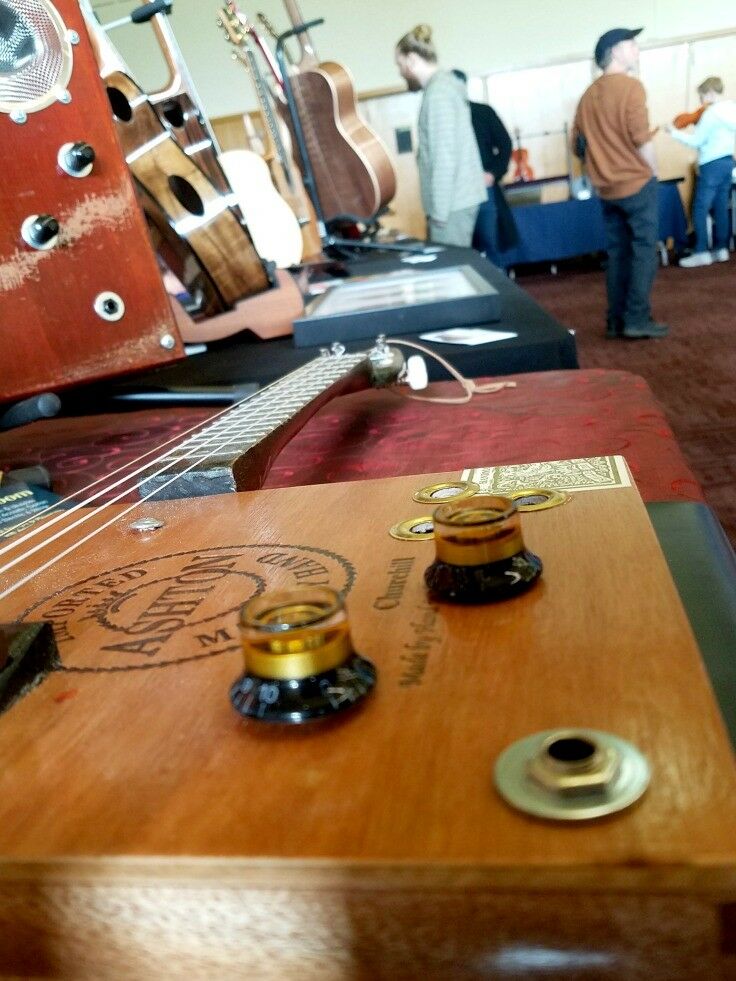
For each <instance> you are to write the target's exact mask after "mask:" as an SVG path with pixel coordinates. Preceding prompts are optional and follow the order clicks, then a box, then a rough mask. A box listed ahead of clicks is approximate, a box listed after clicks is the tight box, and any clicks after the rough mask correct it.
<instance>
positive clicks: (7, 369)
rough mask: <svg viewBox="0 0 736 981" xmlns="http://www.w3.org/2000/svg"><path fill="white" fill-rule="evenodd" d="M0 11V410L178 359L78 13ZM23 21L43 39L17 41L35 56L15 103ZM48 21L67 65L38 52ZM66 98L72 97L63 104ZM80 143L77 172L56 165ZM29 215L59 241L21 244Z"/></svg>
mask: <svg viewBox="0 0 736 981" xmlns="http://www.w3.org/2000/svg"><path fill="white" fill-rule="evenodd" d="M13 8H15V10H13ZM57 8H58V9H57ZM3 12H4V13H3ZM0 15H2V16H5V15H7V20H4V21H3V24H2V27H0V47H2V45H3V43H6V46H5V47H4V48H3V52H4V54H3V57H2V61H3V68H2V70H0V88H1V89H2V93H3V94H2V97H0V170H1V172H2V177H1V178H0V350H1V351H2V355H1V356H0V363H1V364H2V367H1V368H0V402H3V401H6V400H12V399H22V398H24V397H26V396H29V395H31V394H33V393H36V392H43V391H57V390H59V389H61V388H63V387H66V386H69V385H74V384H80V383H82V382H89V381H95V380H98V379H102V378H108V377H111V376H114V375H120V374H124V373H126V372H131V371H142V370H145V369H148V368H153V367H155V366H156V365H159V364H163V363H166V362H169V361H171V360H173V359H176V358H181V357H183V355H184V352H183V348H182V345H181V342H180V340H179V337H178V334H177V331H176V327H175V323H174V319H173V317H172V313H171V309H170V306H169V303H168V300H167V297H166V293H165V292H164V289H163V286H162V284H161V277H160V274H159V271H158V267H157V264H156V259H155V256H154V254H153V251H152V249H151V245H150V242H149V240H148V235H147V232H146V225H145V221H144V219H143V215H142V214H141V211H140V208H139V206H138V202H137V200H136V195H135V189H134V185H133V181H132V179H131V176H130V173H129V170H128V167H127V166H126V163H125V159H124V157H123V155H122V153H121V152H120V147H119V144H118V141H117V138H116V135H115V126H114V124H113V121H112V119H111V118H110V112H109V106H108V103H107V99H106V98H105V91H104V87H103V86H102V83H101V82H100V79H99V77H98V74H97V66H96V63H95V58H94V55H93V52H92V50H91V48H90V44H89V41H88V40H87V38H86V35H85V31H84V24H83V22H82V20H81V17H80V14H79V8H78V5H77V4H76V2H73V0H59V2H57V3H56V7H53V6H51V5H50V4H45V5H41V4H40V3H36V2H35V0H34V2H25V0H20V2H18V0H15V2H14V3H12V4H10V6H8V4H2V5H0ZM14 18H16V19H15V20H14ZM53 18H58V21H56V20H55V19H53ZM14 24H15V25H16V27H17V31H16V30H14ZM28 24H30V25H31V26H32V28H34V27H35V29H37V30H38V32H39V35H38V38H35V39H34V38H33V31H31V34H30V36H28V35H25V37H26V45H29V44H31V42H33V46H34V47H33V53H32V56H29V57H25V55H28V48H26V50H25V51H23V49H21V50H20V52H19V54H20V55H21V57H20V58H19V59H18V61H19V65H18V68H19V70H18V73H17V74H18V94H17V97H16V96H13V94H12V93H13V88H14V85H15V78H14V72H13V70H12V67H11V66H12V60H13V44H14V38H15V40H17V41H18V42H19V43H22V40H23V38H24V28H25V27H27V26H28ZM54 25H56V27H57V28H58V30H59V34H58V35H57V37H58V45H59V49H60V50H62V51H63V50H64V48H65V47H66V48H67V49H68V50H67V52H66V55H67V58H65V59H61V58H52V57H47V56H46V47H47V46H48V51H49V52H50V53H52V49H53V45H54V40H53V38H54V30H53V29H52V28H53V27H54ZM5 28H7V29H8V31H9V32H10V34H9V36H8V37H3V36H2V35H3V30H4V29H5ZM46 28H49V29H48V30H46ZM67 30H68V31H75V32H76V34H77V35H78V43H77V44H66V43H65V42H64V40H63V39H64V35H65V33H66V31H67ZM64 63H66V64H67V65H68V73H69V75H68V78H65V79H62V80H60V82H59V83H57V84H56V87H55V91H54V88H53V87H52V83H53V82H54V80H55V75H54V72H55V71H59V69H60V68H61V66H62V65H63V64H64ZM44 82H47V83H48V86H45V85H44V84H43V83H44ZM44 88H49V89H50V97H49V99H48V104H47V105H45V106H41V107H40V108H36V109H35V110H34V111H27V113H26V114H27V118H26V119H25V122H22V123H18V122H15V121H14V120H13V118H11V115H10V112H11V110H12V107H13V105H16V108H18V109H21V110H23V111H24V112H25V111H26V109H24V108H23V107H24V106H25V105H26V101H27V96H28V93H30V92H32V91H34V89H35V90H36V91H37V92H40V91H42V90H43V89H44ZM63 90H66V92H67V93H68V95H69V98H68V99H66V97H64V98H65V101H60V99H59V98H58V95H62V94H63ZM77 143H82V144H86V146H87V147H89V148H90V149H91V150H92V151H93V153H94V161H93V162H92V165H91V167H90V168H89V170H88V172H86V173H80V174H79V176H75V175H74V173H69V172H68V171H65V170H64V169H63V168H62V166H61V165H60V163H59V157H60V155H61V156H62V159H63V157H64V154H63V153H62V149H63V148H64V147H67V148H70V147H72V146H73V145H74V144H77ZM33 215H47V216H48V217H49V218H51V219H53V220H55V221H56V222H58V229H59V232H58V237H57V239H56V242H55V244H54V242H53V241H51V243H50V244H49V245H48V247H39V248H35V247H33V246H31V245H30V244H29V243H28V242H27V241H26V240H25V239H24V237H23V228H24V224H25V223H26V222H27V220H28V219H29V217H30V216H33ZM123 252H124V253H125V255H124V260H123V255H122V253H123ZM113 296H114V297H117V298H119V301H120V302H119V304H118V306H117V310H116V311H115V310H112V311H111V312H108V311H107V310H105V309H104V306H103V305H104V303H105V300H106V299H107V301H112V299H113ZM115 302H116V303H117V302H118V301H117V300H116V301H115Z"/></svg>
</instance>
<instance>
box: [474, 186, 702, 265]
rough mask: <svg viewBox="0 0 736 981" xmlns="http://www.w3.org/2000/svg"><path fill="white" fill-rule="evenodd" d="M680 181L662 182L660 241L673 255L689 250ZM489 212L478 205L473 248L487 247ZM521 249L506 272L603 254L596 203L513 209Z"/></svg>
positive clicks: (507, 261) (510, 255) (510, 256)
mask: <svg viewBox="0 0 736 981" xmlns="http://www.w3.org/2000/svg"><path fill="white" fill-rule="evenodd" d="M678 183H679V180H668V181H660V184H659V239H660V241H661V242H666V241H667V239H670V238H671V239H673V240H674V243H675V247H676V248H677V249H683V248H684V247H685V246H686V245H687V218H686V217H685V210H684V208H683V206H682V199H681V198H680V192H679V191H678V189H677V185H678ZM492 214H493V212H492V211H491V210H490V209H487V208H486V205H481V209H480V214H479V216H478V225H477V227H476V246H477V248H479V249H481V250H483V248H484V245H485V246H486V247H488V246H489V245H490V242H491V235H490V230H489V225H488V222H490V220H491V217H492ZM513 215H514V219H515V220H516V225H517V228H518V230H519V236H520V239H521V241H520V243H519V245H518V246H517V247H516V248H514V249H510V250H509V251H508V252H504V253H503V254H502V256H501V259H502V260H503V265H504V266H505V267H506V268H510V267H512V266H518V265H521V264H523V263H525V262H555V261H557V260H559V259H569V258H571V257H572V256H578V255H589V254H591V253H593V252H603V251H605V248H606V237H605V228H604V225H603V213H602V210H601V203H600V199H599V198H597V197H593V198H589V199H588V200H587V201H577V200H569V201H560V202H557V203H554V204H519V205H516V206H515V207H514V208H513Z"/></svg>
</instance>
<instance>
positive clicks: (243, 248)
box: [104, 72, 269, 316]
mask: <svg viewBox="0 0 736 981" xmlns="http://www.w3.org/2000/svg"><path fill="white" fill-rule="evenodd" d="M104 81H105V84H106V86H107V92H108V97H109V99H110V104H111V106H112V109H113V113H114V115H115V118H116V120H117V122H118V134H119V137H120V142H121V144H122V146H123V151H124V153H125V154H126V158H127V160H128V164H129V166H130V168H131V171H132V173H133V176H134V177H135V178H136V180H137V182H138V184H139V187H140V188H141V190H142V192H143V195H142V199H143V201H142V203H143V207H144V210H145V212H146V214H147V215H148V217H149V220H150V221H151V223H152V224H153V225H154V227H155V229H156V231H157V232H158V234H159V235H160V236H161V240H162V242H163V243H165V245H166V255H165V258H166V260H167V263H168V264H169V266H170V268H171V269H172V272H174V274H175V275H176V276H178V278H179V279H180V280H181V281H182V283H184V285H185V286H186V287H187V289H188V290H189V292H190V293H191V294H192V295H193V296H194V295H197V294H199V295H200V296H201V298H202V301H201V305H200V307H199V310H198V313H199V314H200V315H202V316H206V315H208V314H212V313H216V312H219V311H221V310H223V309H227V308H228V307H231V306H232V305H233V304H234V303H236V302H237V301H238V300H240V299H242V298H243V297H245V296H250V295H252V294H255V293H259V292H262V291H263V290H265V289H268V287H269V281H268V277H267V275H266V271H265V269H264V267H263V263H262V261H261V259H260V257H259V256H258V254H257V253H256V251H255V249H254V247H253V243H252V241H251V239H250V236H249V234H248V232H247V230H246V228H244V226H243V225H242V224H241V222H240V221H239V220H238V217H237V215H236V214H235V213H234V212H233V211H232V210H231V208H230V207H229V204H230V201H229V200H228V198H226V197H224V196H223V195H221V194H220V193H219V192H218V191H217V190H216V189H215V188H214V187H213V185H212V183H211V182H210V181H209V179H208V178H207V177H206V176H205V174H203V173H202V171H201V170H200V169H199V167H198V166H197V165H196V163H195V162H194V161H193V160H191V159H190V158H189V157H188V156H187V154H186V153H185V152H184V150H182V148H181V147H180V146H179V144H178V143H177V141H176V140H175V139H174V138H173V137H172V136H171V135H170V134H169V132H168V131H167V130H166V128H165V127H164V126H163V124H162V123H161V121H160V120H159V118H158V116H157V115H156V113H155V112H154V110H153V108H152V107H151V105H150V103H149V102H148V100H147V99H146V98H145V95H144V94H143V93H142V92H141V90H140V89H139V88H138V86H137V85H136V84H135V82H133V81H132V79H130V78H129V77H128V76H126V75H123V74H122V73H121V72H115V73H113V74H111V75H108V76H107V77H106V78H105V79H104Z"/></svg>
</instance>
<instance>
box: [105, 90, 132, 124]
mask: <svg viewBox="0 0 736 981" xmlns="http://www.w3.org/2000/svg"><path fill="white" fill-rule="evenodd" d="M107 97H108V99H109V100H110V106H111V107H112V111H113V115H114V116H115V117H116V118H117V119H120V120H121V121H122V122H124V123H129V122H130V121H131V119H132V118H133V110H132V108H131V106H130V103H129V102H128V100H127V98H126V97H125V95H124V94H123V93H122V92H121V91H120V89H115V88H113V87H112V86H111V85H108V87H107Z"/></svg>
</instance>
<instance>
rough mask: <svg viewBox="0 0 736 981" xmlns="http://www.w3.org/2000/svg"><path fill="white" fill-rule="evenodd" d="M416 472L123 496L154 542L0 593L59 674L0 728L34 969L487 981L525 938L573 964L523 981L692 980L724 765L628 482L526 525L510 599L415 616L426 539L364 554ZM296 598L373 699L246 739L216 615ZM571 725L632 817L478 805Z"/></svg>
mask: <svg viewBox="0 0 736 981" xmlns="http://www.w3.org/2000/svg"><path fill="white" fill-rule="evenodd" d="M441 476H442V475H431V476H430V477H408V478H396V479H392V480H385V481H365V482H361V483H350V484H333V485H323V486H319V485H317V486H313V487H309V488H290V489H284V490H276V491H261V492H256V493H252V494H251V493H247V494H245V493H244V494H236V495H229V496H225V497H219V498H212V499H200V500H197V501H194V502H186V501H180V502H171V503H165V504H164V503H161V504H156V505H155V506H149V507H144V508H142V511H150V512H151V513H155V514H156V515H158V516H160V517H164V518H165V520H166V522H167V524H166V527H165V528H163V529H161V531H159V532H157V533H156V534H153V535H144V536H134V535H133V534H132V533H131V532H129V531H127V530H126V526H125V525H121V526H120V527H119V528H117V527H116V528H114V529H113V530H111V531H109V532H107V533H106V534H104V535H103V536H101V537H100V538H97V539H94V540H93V541H92V542H91V543H89V544H88V545H86V546H83V547H82V548H81V549H80V550H79V551H78V552H76V553H74V555H73V556H71V557H70V558H68V559H67V560H66V564H65V566H64V567H63V568H62V569H61V570H58V569H56V570H55V569H50V570H48V572H47V573H44V574H42V575H39V576H38V577H36V578H35V579H34V580H33V581H32V582H29V583H28V584H26V585H25V586H24V587H23V590H22V592H19V593H15V594H12V595H11V596H9V597H8V598H7V599H6V600H5V601H4V603H3V607H2V614H3V619H5V620H9V619H11V618H13V617H16V618H17V617H22V618H25V619H32V620H38V619H43V618H47V619H51V620H52V621H53V622H54V623H55V626H56V632H57V638H58V640H59V645H60V650H61V656H62V660H63V663H64V667H65V670H63V671H58V672H54V673H53V674H52V675H50V676H49V677H48V678H47V679H46V680H45V681H44V682H43V683H42V684H41V685H40V686H39V687H38V688H37V689H36V690H35V691H33V692H32V693H31V694H29V695H28V696H26V697H25V698H24V699H23V700H22V701H21V702H19V703H18V704H16V705H15V706H14V707H13V708H12V709H11V710H10V711H9V712H8V713H7V714H6V715H5V716H4V717H3V718H2V719H0V751H1V752H2V754H3V758H4V761H5V765H4V768H3V771H2V775H0V854H1V855H2V859H1V860H0V881H1V882H2V886H1V887H0V910H2V917H3V918H4V919H6V920H8V919H9V920H10V922H11V923H13V924H14V929H17V930H25V931H26V932H25V934H22V935H23V936H28V937H29V938H31V939H29V943H31V942H32V939H33V937H34V936H35V937H36V940H35V941H33V942H34V943H35V944H36V945H37V947H38V948H39V950H40V951H41V953H44V952H45V953H44V956H46V955H48V956H49V957H50V958H52V961H53V958H56V960H55V961H53V963H54V964H56V967H54V970H56V971H57V976H64V971H63V965H64V964H66V965H69V964H83V965H88V966H89V967H88V973H87V974H84V973H79V974H78V975H77V976H80V977H81V976H90V977H91V976H94V973H95V970H99V965H101V964H102V965H104V964H105V963H106V958H108V957H110V956H112V954H111V951H117V950H119V949H123V948H125V952H124V954H121V955H120V956H121V957H122V960H121V961H120V963H121V965H123V967H125V969H126V970H128V973H129V975H130V976H142V977H144V976H147V975H146V964H148V963H150V964H151V965H153V966H154V968H155V966H156V964H157V963H159V961H158V960H157V958H161V959H162V960H161V963H163V962H164V960H165V959H166V952H168V955H169V956H168V964H169V965H170V968H171V970H172V971H176V970H178V969H179V967H180V966H181V969H182V970H184V966H183V965H185V964H187V958H188V957H191V958H194V960H193V961H191V963H193V964H195V965H196V966H197V967H198V968H199V966H200V964H202V965H205V966H203V967H202V968H201V969H202V970H203V971H205V970H221V969H222V970H224V967H223V965H224V964H226V965H227V966H228V969H236V965H238V964H240V965H242V958H243V957H245V958H246V959H248V963H249V964H250V965H251V966H252V967H253V970H255V969H256V967H257V968H258V970H257V971H256V973H255V974H254V976H257V977H267V978H269V977H296V976H300V977H311V976H314V977H317V976H320V977H335V978H354V977H387V978H388V977H412V976H416V972H417V971H419V972H421V973H427V974H428V975H429V976H431V977H442V976H443V971H445V972H446V971H449V970H452V971H454V972H455V973H454V974H452V975H449V976H457V977H476V976H479V974H480V973H482V971H485V970H487V971H488V972H489V973H490V976H493V973H492V969H493V967H494V964H496V966H498V964H499V963H502V962H497V961H494V960H493V958H498V957H501V956H502V955H503V956H504V957H506V958H508V957H509V956H511V957H512V961H513V956H517V958H518V957H519V956H522V955H523V954H524V950H526V951H527V955H528V954H529V949H530V948H531V949H536V948H539V947H541V948H546V947H549V948H550V949H553V950H554V951H557V952H558V953H560V952H561V955H562V954H564V955H565V956H568V955H569V956H570V957H573V955H574V954H576V955H578V960H577V961H575V959H574V957H573V959H572V960H570V959H568V960H564V957H563V960H562V961H560V962H559V965H561V966H560V968H559V970H558V971H557V973H555V972H554V970H551V972H550V973H546V974H543V975H542V976H544V977H561V978H562V977H566V978H567V977H581V978H583V977H586V978H587V977H606V976H610V977H621V976H626V977H639V976H642V977H644V976H645V974H647V973H648V975H649V976H651V977H663V978H665V977H683V978H688V977H693V978H696V977H717V976H718V973H717V971H718V965H719V958H720V951H719V947H718V944H719V940H718V916H719V912H718V911H719V907H720V905H721V904H722V903H726V902H730V903H733V901H734V896H735V894H736V836H735V835H734V833H733V832H734V828H736V793H735V790H736V779H735V776H736V775H735V774H734V766H733V759H732V753H731V750H730V747H729V745H728V742H727V739H726V736H725V733H724V730H723V726H722V723H721V720H720V718H719V716H718V712H717V709H716V707H715V704H714V701H713V697H712V694H711V691H710V688H709V685H708V682H707V679H706V676H705V672H704V669H703V666H702V664H701V662H700V657H699V653H698V651H697V648H696V645H695V642H694V640H693V637H692V634H691V632H690V628H689V625H688V624H687V621H686V618H685V615H684V612H683V610H682V608H681V606H680V603H679V600H678V598H677V594H676V591H675V588H674V585H673V583H672V581H671V579H670V577H669V574H668V572H667V569H666V566H665V563H664V559H663V557H662V555H661V553H660V551H659V547H658V545H657V542H656V539H655V537H654V534H653V531H652V529H651V526H650V525H649V522H648V518H647V515H646V512H645V510H644V508H643V505H642V504H641V501H640V499H639V497H638V494H637V492H636V490H635V489H634V488H621V489H616V490H606V491H600V492H586V493H579V494H576V495H574V497H573V500H572V501H571V502H570V503H568V504H566V505H564V506H563V507H559V508H556V509H553V510H548V511H542V512H538V513H534V514H525V515H524V516H523V528H524V535H525V539H526V542H527V545H528V547H530V548H531V549H533V550H534V551H536V552H537V553H538V554H539V555H540V556H541V557H542V559H543V561H544V564H545V568H544V573H543V578H542V580H541V582H540V583H539V585H538V586H536V587H535V588H534V589H532V590H531V591H530V592H529V593H527V594H526V595H524V596H522V597H519V598H517V599H515V600H513V601H512V602H510V603H505V604H498V605H492V606H486V607H472V608H459V607H451V606H447V605H443V604H430V603H428V602H427V599H426V596H425V592H424V587H423V584H422V574H423V570H424V568H425V567H426V565H427V564H429V562H430V561H431V560H432V558H433V545H432V543H431V542H419V543H408V542H398V541H395V540H394V539H392V538H390V537H389V536H388V534H387V529H388V528H389V527H390V526H391V525H392V524H394V523H395V522H396V521H398V520H401V519H403V518H406V517H410V516H412V515H418V514H420V513H422V510H421V506H420V505H416V504H415V503H413V502H412V500H411V494H412V493H413V491H414V490H416V489H417V488H418V487H421V486H423V485H425V484H427V483H429V482H431V481H432V480H433V479H439V478H440V477H441ZM453 476H454V475H453ZM137 513H138V512H136V514H137ZM95 520H102V518H101V517H99V518H96V519H95ZM41 557H42V558H43V557H45V556H44V555H42V556H41ZM24 568H26V566H25V565H24V564H22V565H21V566H20V569H21V570H22V569H24ZM397 570H401V575H400V576H399V577H398V579H402V580H403V586H401V584H399V585H397V582H398V579H397ZM14 574H15V573H14ZM318 580H319V581H326V582H329V583H330V584H332V585H333V586H335V587H336V588H341V589H344V590H345V591H346V604H347V609H348V613H349V616H350V620H351V624H352V631H353V641H354V644H355V647H356V649H357V650H358V651H360V652H361V653H362V654H363V655H364V656H366V657H368V658H370V659H371V660H372V661H373V662H374V663H375V664H376V665H377V667H378V671H379V681H378V686H377V689H376V691H375V693H374V694H373V695H372V696H371V697H370V698H369V699H368V700H367V702H366V703H365V704H364V706H363V707H362V708H360V709H358V710H357V711H356V712H355V713H354V714H353V715H352V716H351V715H350V714H347V713H346V714H345V715H344V716H343V717H342V719H340V720H339V721H336V722H333V723H329V724H327V725H319V726H317V727H314V728H303V729H299V730H293V729H291V730H286V731H284V730H282V729H279V728H269V727H265V728H264V727H263V726H259V724H258V723H254V722H250V721H248V722H245V721H243V720H242V719H240V718H239V717H238V716H237V715H236V714H235V713H234V712H233V710H232V709H231V707H230V704H229V701H228V696H227V692H228V688H229V685H230V683H231V682H232V681H233V680H234V678H235V677H236V676H237V674H238V673H239V670H240V655H239V651H238V637H237V630H236V621H237V608H238V606H239V604H240V603H241V602H243V601H244V600H245V599H247V598H248V596H249V595H252V594H253V592H254V591H255V590H257V589H259V588H261V587H262V586H264V585H268V586H269V587H271V586H279V585H288V584H293V583H294V582H295V581H302V582H306V581H312V582H316V581H318ZM392 581H393V584H394V585H393V587H392V585H391V583H392ZM7 583H8V577H7V576H6V577H4V579H3V582H2V587H3V588H4V587H5V586H7ZM172 587H173V588H175V589H176V590H177V592H176V593H171V592H167V591H169V590H170V589H171V588H172ZM174 602H178V603H180V604H182V605H180V606H179V607H176V606H172V605H171V604H172V603H174ZM167 604H168V606H167ZM165 662H169V663H165ZM569 725H574V726H576V725H579V726H589V727H593V728H600V729H605V730H609V731H612V732H615V733H616V734H618V735H620V736H623V737H624V738H626V739H629V740H631V741H632V742H634V743H635V744H636V745H637V746H638V747H639V748H640V749H642V750H643V751H644V752H645V753H646V754H647V756H648V757H649V759H650V762H651V765H652V772H653V777H652V784H651V787H650V788H649V790H648V791H647V793H646V794H645V796H644V797H643V798H642V800H641V801H640V802H639V803H638V804H637V805H636V806H634V807H633V808H631V809H629V810H628V811H625V812H623V813H621V814H618V815H616V816H613V817H610V818H607V819H603V820H599V821H595V822H591V823H586V824H583V825H580V826H574V827H571V826H566V825H560V824H557V823H554V822H552V823H545V822H542V821H536V820H533V819H530V818H527V817H525V816H523V815H521V814H519V813H517V812H515V811H513V810H511V809H510V808H508V807H507V806H506V805H505V804H504V803H503V802H502V801H501V800H500V798H499V797H498V796H497V795H496V793H495V792H494V789H493V786H492V780H491V773H492V768H493V763H494V761H495V759H496V757H497V756H498V754H499V753H500V752H501V751H502V750H503V749H504V748H505V747H506V746H507V745H508V744H509V743H510V742H512V741H514V740H516V739H518V738H521V737H522V736H524V735H527V734H529V733H531V732H535V731H538V730H540V729H546V728H551V727H554V726H569ZM11 895H12V896H13V897H15V903H14V905H11V902H10V897H11ZM110 909H115V910H117V911H118V913H117V915H116V917H114V920H115V922H116V923H117V931H113V932H112V935H110V933H109V932H108V934H107V935H105V940H104V942H103V940H102V933H101V932H100V931H101V927H100V926H99V924H101V923H102V921H103V919H104V917H106V916H108V915H109V910H110ZM96 924H97V925H96ZM183 924H186V927H184V925H183ZM184 929H186V936H187V937H188V940H187V941H186V943H182V939H181V937H182V934H181V931H182V930H184ZM36 931H40V932H38V933H36ZM2 932H4V931H0V933H2ZM154 938H155V940H154ZM653 944H658V945H659V947H658V953H656V954H654V953H652V945H653ZM6 948H7V945H6ZM2 949H3V948H0V950H2ZM80 952H81V953H80ZM514 952H515V953H514ZM565 952H567V954H565ZM583 955H586V956H589V959H588V961H586V960H585V957H584V956H583ZM16 956H21V955H16ZM39 956H41V954H39ZM116 956H117V955H116ZM3 957H7V958H9V960H8V964H12V959H11V954H10V953H8V952H7V949H6V951H4V953H3ZM200 957H201V958H203V960H202V961H201V962H200V960H198V958H200ZM590 957H592V958H593V959H592V960H590ZM581 958H582V959H581ZM596 958H598V960H596ZM600 958H603V960H601V959H600ZM147 959H150V960H147ZM512 961H503V963H507V964H511V963H512ZM518 963H521V962H518ZM551 963H552V968H554V962H551ZM647 964H648V965H649V966H648V969H647V967H646V965H647ZM59 965H62V967H59ZM479 965H480V967H479ZM576 965H577V966H576ZM517 966H518V965H517ZM85 969H87V968H85ZM320 969H321V970H322V971H323V972H324V973H322V974H321V975H320V974H318V973H317V971H318V970H320ZM80 970H81V969H80ZM299 971H301V973H299ZM310 971H311V972H313V973H311V974H310ZM668 971H669V972H670V973H667V972H668ZM136 972H137V973H136ZM258 972H260V973H258ZM330 972H332V973H330ZM361 972H362V973H361ZM392 972H393V973H392ZM412 972H415V973H412ZM596 972H597V973H596ZM606 972H608V973H606ZM657 972H659V973H657ZM708 972H711V973H708ZM714 972H715V973H714ZM507 973H510V968H509V969H508V971H507ZM154 974H155V971H154V972H153V974H152V975H151V976H153V975H154ZM121 976H127V975H125V974H124V973H123V972H122V971H121ZM172 976H176V975H175V974H174V975H172ZM444 976H448V975H447V974H445V975H444ZM497 976H504V975H503V974H502V973H500V972H499V973H498V974H497ZM522 976H524V975H522ZM525 976H528V977H533V976H535V975H534V974H533V973H531V969H529V971H527V973H526V975H525Z"/></svg>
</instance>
